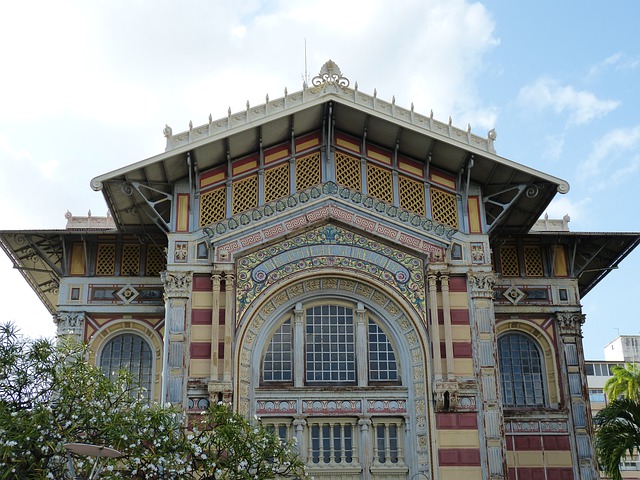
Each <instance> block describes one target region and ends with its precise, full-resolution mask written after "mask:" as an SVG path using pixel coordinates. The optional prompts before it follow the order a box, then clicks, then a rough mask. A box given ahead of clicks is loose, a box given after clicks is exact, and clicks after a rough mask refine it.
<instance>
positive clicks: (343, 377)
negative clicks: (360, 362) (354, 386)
mask: <svg viewBox="0 0 640 480" xmlns="http://www.w3.org/2000/svg"><path fill="white" fill-rule="evenodd" d="M306 336H307V339H306V346H307V354H306V357H307V359H306V371H307V373H306V378H307V382H308V383H322V382H325V383H326V382H349V383H352V382H355V380H356V358H355V331H354V325H353V310H352V309H351V308H347V307H343V306H340V305H322V306H318V307H312V308H309V309H307V324H306Z"/></svg>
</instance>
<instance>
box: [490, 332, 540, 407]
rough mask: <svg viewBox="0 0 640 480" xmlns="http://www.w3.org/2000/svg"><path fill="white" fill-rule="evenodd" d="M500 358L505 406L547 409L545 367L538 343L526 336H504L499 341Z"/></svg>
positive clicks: (518, 334)
mask: <svg viewBox="0 0 640 480" xmlns="http://www.w3.org/2000/svg"><path fill="white" fill-rule="evenodd" d="M498 358H499V367H500V380H501V386H502V403H503V405H504V406H505V407H543V406H545V388H544V366H543V363H542V355H541V354H540V348H539V347H538V345H537V344H536V342H534V341H533V339H531V338H530V337H529V336H528V335H525V334H523V333H514V332H510V333H507V334H505V335H502V336H501V337H500V338H498Z"/></svg>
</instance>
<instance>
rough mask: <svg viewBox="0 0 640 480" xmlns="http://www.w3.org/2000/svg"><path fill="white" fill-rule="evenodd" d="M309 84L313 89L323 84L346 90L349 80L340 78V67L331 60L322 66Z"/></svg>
mask: <svg viewBox="0 0 640 480" xmlns="http://www.w3.org/2000/svg"><path fill="white" fill-rule="evenodd" d="M311 84H312V85H313V86H314V87H319V86H321V85H324V84H336V85H338V86H339V87H342V88H346V87H348V86H349V79H348V78H347V77H343V76H342V72H341V71H340V67H338V65H337V64H336V63H335V62H334V61H333V60H329V61H327V62H326V63H325V64H324V65H323V66H322V68H321V69H320V73H319V74H318V75H316V76H315V77H313V79H312V80H311Z"/></svg>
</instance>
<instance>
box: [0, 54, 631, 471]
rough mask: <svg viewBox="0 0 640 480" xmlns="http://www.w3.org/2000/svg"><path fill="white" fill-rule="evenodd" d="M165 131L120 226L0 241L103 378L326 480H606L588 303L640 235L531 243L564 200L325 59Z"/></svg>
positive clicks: (129, 196)
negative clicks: (118, 377)
mask: <svg viewBox="0 0 640 480" xmlns="http://www.w3.org/2000/svg"><path fill="white" fill-rule="evenodd" d="M164 133H165V136H166V139H167V148H166V151H165V152H164V153H161V154H159V155H157V156H155V157H152V158H149V159H146V160H142V161H140V162H138V163H135V164H133V165H129V166H126V167H123V168H120V169H118V170H115V171H113V172H110V173H107V174H104V175H101V176H99V177H97V178H95V179H93V181H92V186H93V188H94V189H95V190H97V191H102V193H103V194H104V197H105V199H106V201H107V204H108V207H109V209H110V212H111V215H112V219H107V220H108V221H105V222H102V223H101V222H97V221H96V220H95V219H94V221H93V223H89V222H88V221H87V222H84V221H83V219H78V218H75V217H72V218H70V219H69V226H68V228H67V229H65V230H56V231H41V230H38V231H3V232H0V244H1V245H2V247H3V249H4V250H5V252H6V253H7V254H8V255H9V257H10V258H11V259H12V260H13V262H14V264H15V265H16V266H17V267H18V268H20V269H21V271H22V272H23V273H24V276H25V278H26V280H27V281H28V282H29V283H30V285H31V286H32V287H33V288H34V290H35V291H36V292H37V293H38V295H39V296H40V298H41V299H42V301H43V302H44V304H45V305H46V306H47V307H48V308H49V310H50V311H51V313H52V314H53V316H54V321H56V322H57V325H58V332H59V335H61V336H73V337H76V338H78V339H80V340H83V341H86V342H88V343H89V344H90V345H91V346H92V348H93V352H94V357H93V358H92V359H91V361H93V362H95V363H96V364H97V365H100V366H101V367H102V368H103V369H104V371H105V372H111V371H113V370H114V369H116V368H117V367H121V366H126V367H128V368H130V369H131V370H132V371H133V372H134V373H135V375H136V376H137V378H139V380H140V381H141V382H142V384H143V385H145V386H146V389H147V391H148V395H149V398H150V400H154V401H163V402H171V403H175V404H179V405H182V406H183V408H184V409H185V410H187V411H189V412H197V411H198V410H200V409H202V408H205V407H206V406H207V405H208V404H209V402H212V401H218V400H225V401H231V402H233V405H234V407H235V408H236V409H237V410H238V411H240V412H242V413H243V414H246V415H250V416H251V417H253V416H254V415H255V416H257V417H258V418H259V419H260V422H262V423H263V424H264V425H267V426H269V428H273V429H274V430H275V431H276V432H278V434H279V435H281V436H282V437H287V438H292V437H295V438H296V439H297V442H298V446H299V451H300V454H301V455H302V456H303V457H304V459H305V460H306V462H307V464H308V466H309V470H310V472H311V473H312V474H313V475H314V476H316V477H323V478H337V479H361V478H362V479H397V478H412V479H418V478H422V479H425V478H428V479H434V480H435V479H442V480H446V479H459V478H465V479H472V478H473V479H506V478H511V479H519V480H526V479H533V478H546V479H547V480H555V479H584V480H591V479H594V478H596V476H597V474H596V468H595V460H594V455H593V448H592V443H591V439H590V434H591V427H590V414H589V399H588V395H587V388H586V377H585V371H584V358H583V352H582V343H581V325H582V323H583V321H584V316H583V315H582V313H581V307H580V299H581V298H582V297H583V296H584V295H585V294H586V293H588V292H589V290H590V289H591V288H593V287H594V286H595V285H596V284H597V283H598V282H599V281H600V280H601V279H602V278H603V277H604V275H606V272H608V271H609V269H610V268H611V267H614V266H616V265H617V264H618V263H619V262H620V261H621V260H622V259H623V258H624V257H625V256H626V255H627V254H628V253H629V252H630V251H631V250H632V249H633V248H634V247H635V246H636V245H637V244H638V242H639V241H640V237H639V235H638V234H609V233H607V234H584V233H573V232H569V231H568V229H567V228H566V224H567V221H566V220H565V221H564V222H560V223H557V222H556V223H554V222H552V221H550V220H544V221H541V222H540V223H539V224H538V227H537V228H533V227H534V226H535V225H536V221H537V220H538V218H539V217H540V216H541V214H542V213H543V212H544V210H545V209H546V208H547V206H548V205H549V203H550V202H551V200H552V199H553V197H554V196H555V195H556V194H557V193H558V192H559V193H566V192H567V191H568V189H569V185H568V184H567V183H566V182H565V181H563V180H561V179H558V178H555V177H553V176H551V175H547V174H545V173H542V172H538V171H536V170H533V169H531V168H528V167H526V166H523V165H520V164H517V163H515V162H513V161H510V160H507V159H505V158H502V157H500V156H498V155H497V154H496V152H495V149H494V141H495V139H496V135H495V132H494V131H491V132H489V134H488V135H487V136H486V137H479V136H476V135H474V134H472V133H471V131H470V129H469V128H467V129H458V128H456V127H454V126H453V125H452V123H451V121H449V122H448V123H442V122H439V121H437V120H435V119H434V118H433V115H430V116H424V115H420V114H418V113H416V112H414V110H413V108H411V109H409V110H407V109H405V108H401V107H399V106H397V105H396V104H395V101H394V100H392V101H391V102H386V101H382V100H380V99H378V98H377V96H376V95H375V93H374V95H373V96H370V95H367V94H365V93H362V92H360V91H358V88H357V85H355V86H354V87H350V83H349V81H348V80H347V79H346V78H345V77H343V76H342V75H341V73H340V70H339V69H338V67H337V66H336V65H335V64H334V63H333V62H331V61H329V62H327V63H326V64H325V65H324V66H323V68H322V70H321V72H320V75H319V76H317V77H316V78H314V79H313V81H312V84H311V85H304V86H303V89H302V90H301V91H299V92H296V93H288V92H286V91H285V95H284V97H282V98H278V99H275V100H271V99H269V98H268V97H267V98H266V101H265V103H264V104H263V105H259V106H255V107H254V106H250V105H248V104H247V108H246V110H245V111H242V112H239V113H231V111H229V113H228V115H227V116H226V117H224V118H222V119H220V120H213V119H212V118H211V117H210V118H209V121H208V122H207V123H206V124H204V125H201V126H197V127H194V126H193V125H189V129H188V131H186V132H183V133H180V134H173V132H172V130H171V128H169V127H166V128H165V131H164ZM111 221H113V222H114V224H115V228H109V222H111Z"/></svg>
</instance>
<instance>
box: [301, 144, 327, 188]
mask: <svg viewBox="0 0 640 480" xmlns="http://www.w3.org/2000/svg"><path fill="white" fill-rule="evenodd" d="M321 181H322V179H321V178H320V152H315V153H312V154H311V155H307V156H306V157H302V158H298V159H296V191H297V192H299V191H301V190H306V189H307V188H310V187H313V186H314V185H318V184H320V182H321Z"/></svg>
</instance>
